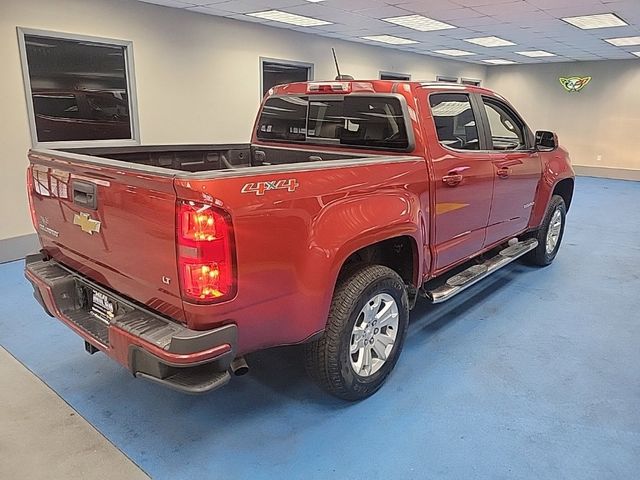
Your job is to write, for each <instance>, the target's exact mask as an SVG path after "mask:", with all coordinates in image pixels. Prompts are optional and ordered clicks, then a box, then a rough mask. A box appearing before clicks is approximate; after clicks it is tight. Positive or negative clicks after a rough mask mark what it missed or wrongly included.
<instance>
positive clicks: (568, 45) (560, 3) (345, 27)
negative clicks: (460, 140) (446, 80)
mask: <svg viewBox="0 0 640 480" xmlns="http://www.w3.org/2000/svg"><path fill="white" fill-rule="evenodd" d="M140 1H144V2H146V3H155V4H158V5H163V6H169V7H174V8H180V9H188V10H189V11H193V12H198V13H203V14H209V15H218V16H224V17H228V18H233V19H238V20H243V21H248V22H257V23H261V24H265V25H270V26H276V27H279V28H288V29H292V30H295V31H301V32H307V33H311V34H317V35H323V36H327V37H331V38H344V39H347V40H350V41H355V42H359V43H368V44H372V42H366V41H364V40H362V39H361V38H360V37H362V36H376V35H392V36H396V37H401V38H407V39H410V40H414V41H416V42H418V43H416V44H410V45H388V46H386V48H395V49H397V50H404V51H409V52H421V53H425V54H429V55H433V54H432V53H431V52H432V51H433V50H467V51H470V52H472V53H475V54H476V55H473V56H471V57H459V58H458V60H461V61H467V62H472V63H483V62H482V61H483V60H484V59H490V58H503V59H505V60H513V61H517V62H518V63H541V62H547V61H548V62H557V61H567V59H570V60H583V59H617V58H635V57H634V56H633V55H632V53H631V50H630V48H631V47H616V46H613V45H610V44H608V43H607V42H605V41H604V39H606V38H616V37H632V36H638V35H640V0H439V1H435V0H429V1H427V0H349V1H348V2H347V1H346V0H323V1H321V2H316V3H313V2H308V1H305V0H140ZM267 10H280V11H284V12H287V13H292V14H296V15H303V16H306V17H312V18H315V19H319V20H324V21H327V22H331V24H330V25H324V26H316V27H300V26H294V25H287V24H283V23H277V22H273V21H267V20H264V19H259V18H253V17H250V16H247V15H246V14H247V13H254V12H260V11H267ZM598 13H615V14H616V15H618V16H620V18H622V19H623V20H625V21H626V22H627V23H629V26H624V27H616V28H606V29H594V30H581V29H579V28H576V27H575V26H573V25H570V24H568V23H566V22H564V21H562V20H561V18H563V17H570V16H578V15H590V14H598ZM407 15H423V16H426V17H428V18H432V19H434V20H438V21H441V22H445V23H448V24H450V25H454V26H456V27H458V28H452V29H449V30H439V31H433V32H420V31H417V30H414V29H411V28H407V27H403V26H399V25H394V24H392V23H389V22H385V21H383V20H381V19H382V18H388V17H398V16H407ZM484 36H498V37H501V38H505V39H508V40H510V41H512V42H514V43H516V44H517V45H514V46H503V47H499V50H500V51H499V56H498V55H497V54H496V53H495V50H496V49H491V48H488V47H483V46H479V45H474V44H470V43H468V42H465V41H464V40H465V39H468V38H474V37H484ZM379 45H381V46H384V44H379ZM636 48H637V47H636ZM530 50H546V51H549V52H552V53H555V54H556V55H558V56H557V57H543V58H527V57H523V56H521V55H517V54H515V53H514V52H515V51H530ZM636 51H637V50H636ZM448 58H451V57H448Z"/></svg>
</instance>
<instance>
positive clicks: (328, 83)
mask: <svg viewBox="0 0 640 480" xmlns="http://www.w3.org/2000/svg"><path fill="white" fill-rule="evenodd" d="M398 85H406V86H407V87H408V88H411V89H426V90H433V91H441V90H452V91H467V92H474V93H483V94H489V95H497V94H496V93H495V92H493V91H492V90H489V89H488V88H483V87H478V86H475V85H464V84H460V83H448V82H436V81H414V80H406V81H405V80H318V81H309V82H295V83H288V84H283V85H276V86H275V87H273V88H271V89H270V90H269V92H268V94H269V95H301V94H302V95H304V94H307V93H311V89H316V90H315V91H313V93H329V94H330V93H333V94H340V93H394V92H397V91H398V88H399V87H398ZM407 87H402V88H407Z"/></svg>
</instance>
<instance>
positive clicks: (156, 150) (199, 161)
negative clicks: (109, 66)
mask: <svg viewBox="0 0 640 480" xmlns="http://www.w3.org/2000/svg"><path fill="white" fill-rule="evenodd" d="M61 151H63V152H67V153H72V154H77V155H86V156H90V157H99V158H102V159H110V160H118V161H122V162H127V163H131V164H136V165H146V166H151V167H158V168H163V169H168V170H176V171H181V172H199V173H200V172H212V171H218V170H234V169H239V168H247V167H261V166H267V165H283V164H293V163H302V162H317V161H323V160H341V159H346V158H354V157H364V156H371V155H357V154H353V153H352V152H349V153H347V152H335V153H333V152H326V151H314V150H309V149H291V148H278V147H263V146H256V145H250V144H218V145H149V146H146V145H145V146H132V147H93V148H69V149H62V150H61Z"/></svg>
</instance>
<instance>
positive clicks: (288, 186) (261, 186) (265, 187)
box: [241, 178, 300, 195]
mask: <svg viewBox="0 0 640 480" xmlns="http://www.w3.org/2000/svg"><path fill="white" fill-rule="evenodd" d="M299 186H300V184H299V183H298V181H297V180H296V179H295V178H287V179H285V180H271V181H268V182H267V181H265V182H254V183H246V184H244V186H243V187H242V190H241V192H242V193H255V194H256V195H264V194H265V192H267V191H269V190H287V191H289V192H295V191H296V188H298V187H299Z"/></svg>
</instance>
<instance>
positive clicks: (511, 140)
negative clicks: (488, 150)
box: [482, 97, 527, 150]
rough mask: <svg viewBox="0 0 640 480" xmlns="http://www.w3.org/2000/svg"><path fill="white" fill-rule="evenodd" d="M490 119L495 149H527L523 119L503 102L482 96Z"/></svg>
mask: <svg viewBox="0 0 640 480" xmlns="http://www.w3.org/2000/svg"><path fill="white" fill-rule="evenodd" d="M482 100H483V102H484V106H485V109H486V112H487V117H488V119H489V130H490V133H491V140H492V143H493V147H492V149H493V150H526V149H527V141H526V137H525V127H524V125H523V123H522V121H521V120H520V119H519V118H518V117H517V116H516V115H514V114H513V113H512V112H511V109H510V108H509V107H507V106H506V105H504V104H503V103H502V102H500V101H498V100H495V99H493V98H488V97H482Z"/></svg>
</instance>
